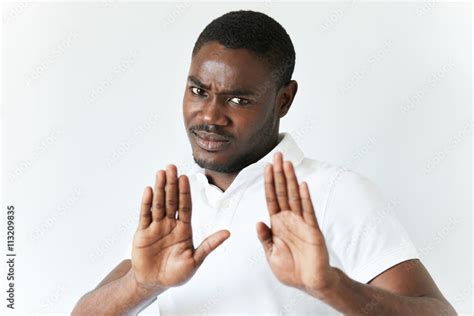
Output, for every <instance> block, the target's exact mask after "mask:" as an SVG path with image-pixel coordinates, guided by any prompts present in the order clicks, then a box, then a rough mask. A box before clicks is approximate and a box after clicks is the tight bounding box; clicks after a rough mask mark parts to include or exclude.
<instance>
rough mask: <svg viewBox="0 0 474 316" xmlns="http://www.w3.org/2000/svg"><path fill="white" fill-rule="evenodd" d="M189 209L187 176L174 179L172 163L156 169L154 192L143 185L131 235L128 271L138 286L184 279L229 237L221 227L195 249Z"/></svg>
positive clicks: (169, 284)
mask: <svg viewBox="0 0 474 316" xmlns="http://www.w3.org/2000/svg"><path fill="white" fill-rule="evenodd" d="M191 210H192V202H191V190H190V187H189V179H188V177H187V176H185V175H181V176H180V177H179V179H177V170H176V166H174V165H168V166H167V168H166V172H165V171H164V170H160V171H158V172H157V174H156V182H155V192H154V193H153V190H152V188H151V187H146V188H145V191H144V193H143V198H142V205H141V210H140V219H139V224H138V229H137V231H136V232H135V235H134V237H133V247H132V268H131V270H132V271H131V272H132V274H133V276H134V279H135V281H136V282H137V284H138V285H139V286H141V287H144V288H146V289H150V290H155V289H160V288H161V289H166V288H168V287H173V286H178V285H181V284H183V283H185V282H187V281H188V280H189V279H190V278H191V277H192V276H193V274H194V273H195V272H196V270H197V269H198V268H199V266H200V265H201V263H202V262H203V261H204V259H205V258H206V257H207V255H209V253H211V252H212V251H213V250H214V249H216V248H217V247H218V246H219V245H220V244H222V243H223V242H224V241H225V240H226V239H227V238H229V236H230V232H229V231H228V230H220V231H218V232H216V233H214V234H212V235H210V236H208V237H207V238H206V239H204V240H203V241H202V243H201V244H200V245H199V247H197V248H196V249H195V248H194V245H193V234H192V229H191ZM176 213H178V214H177V215H178V216H177V218H176Z"/></svg>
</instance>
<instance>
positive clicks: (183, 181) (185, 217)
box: [178, 175, 192, 223]
mask: <svg viewBox="0 0 474 316" xmlns="http://www.w3.org/2000/svg"><path fill="white" fill-rule="evenodd" d="M178 184H179V210H178V220H180V221H182V222H185V223H191V208H192V199H191V189H190V188H189V179H188V177H187V176H185V175H181V176H180V177H179V179H178Z"/></svg>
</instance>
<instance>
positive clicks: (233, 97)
mask: <svg viewBox="0 0 474 316" xmlns="http://www.w3.org/2000/svg"><path fill="white" fill-rule="evenodd" d="M270 71H271V69H270V68H269V66H267V65H266V63H264V62H262V60H261V59H258V58H256V56H255V55H254V54H253V53H251V52H250V51H248V50H246V49H243V48H242V49H229V48H225V47H224V46H222V45H220V44H218V43H208V44H206V45H204V46H203V47H202V48H201V49H200V50H199V52H198V54H196V56H194V58H193V60H192V63H191V67H190V70H189V76H188V80H187V84H186V90H185V93H184V98H183V118H184V125H185V127H186V132H187V134H188V137H189V139H190V143H191V147H192V150H193V156H194V159H195V161H196V162H197V163H198V164H199V165H200V166H201V167H203V168H205V169H206V171H205V173H206V176H207V177H208V180H209V183H211V184H214V185H216V186H217V187H219V188H220V189H221V190H222V191H225V190H227V188H228V187H229V185H230V184H231V183H232V181H233V180H234V178H235V177H236V176H237V174H238V173H239V171H240V170H241V169H242V168H244V167H246V166H247V165H249V164H251V163H254V162H256V161H258V160H259V159H260V158H262V157H263V156H265V155H266V154H267V153H268V152H269V151H271V149H273V148H274V147H275V146H276V145H277V144H278V129H279V121H280V118H281V117H283V116H284V115H285V114H286V113H287V112H288V110H289V108H290V106H291V103H292V102H293V99H294V97H295V94H296V91H297V89H298V85H297V83H296V81H294V80H292V81H290V82H289V83H287V84H286V85H284V86H283V87H281V88H279V87H277V84H276V83H275V81H274V80H272V78H271V77H270V76H269V75H268V74H269V72H270ZM277 88H279V89H277ZM196 127H201V128H198V129H201V130H205V131H212V132H215V133H216V134H220V135H223V136H226V137H228V138H230V139H231V141H230V143H231V144H230V146H229V147H227V148H226V150H223V151H219V152H209V151H207V150H205V149H201V148H200V147H199V146H198V145H197V144H196V141H195V136H194V135H193V133H192V131H194V130H196Z"/></svg>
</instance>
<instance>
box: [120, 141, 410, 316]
mask: <svg viewBox="0 0 474 316" xmlns="http://www.w3.org/2000/svg"><path fill="white" fill-rule="evenodd" d="M279 140H280V141H279V143H278V145H277V146H276V147H275V148H274V149H273V150H272V151H271V152H269V153H268V154H267V155H266V156H265V157H263V158H262V159H260V160H259V161H258V162H256V163H254V164H251V165H249V166H247V167H246V168H244V169H242V170H241V172H239V174H238V175H237V177H236V178H235V179H234V181H233V182H232V184H231V185H230V186H229V188H228V189H227V190H226V191H225V192H222V191H221V190H220V189H219V188H218V187H217V186H215V185H212V184H209V183H208V180H207V178H206V176H205V174H204V169H202V168H201V167H199V166H198V165H197V164H194V165H193V166H192V167H191V168H190V169H189V170H188V172H185V174H187V175H188V177H189V180H190V185H191V197H192V201H193V213H192V227H193V239H194V245H195V247H197V246H198V245H199V244H200V243H201V241H202V240H203V239H204V238H205V237H206V236H208V235H210V234H212V233H214V232H216V231H218V230H220V229H228V230H229V231H230V232H231V236H230V237H229V239H227V240H226V241H225V242H224V243H223V244H222V245H221V246H219V247H218V248H217V249H216V250H215V251H214V252H212V253H211V254H210V255H209V256H208V257H207V258H206V259H205V260H204V262H203V264H202V265H201V267H200V268H199V269H198V270H197V271H196V273H195V275H194V276H193V277H192V278H191V279H190V280H189V281H188V282H187V283H185V284H184V285H182V286H179V287H175V288H171V289H168V290H167V291H165V292H164V293H162V294H161V295H159V296H158V298H157V299H156V302H155V303H154V304H153V305H158V309H159V311H160V314H161V315H191V314H193V315H205V314H209V315H229V314H233V315H256V314H258V315H340V313H339V312H337V311H336V310H334V309H333V308H331V307H330V306H328V305H326V304H324V303H322V302H320V301H318V300H317V299H316V298H314V297H311V296H310V295H308V294H306V293H304V292H302V291H300V290H297V289H294V288H291V287H288V286H286V285H283V284H282V283H280V282H279V281H278V280H277V279H276V277H275V276H274V275H273V273H272V271H271V270H270V267H269V265H268V263H267V261H266V258H265V255H264V252H263V248H262V245H261V244H260V241H259V240H258V238H257V232H256V228H255V224H256V223H257V222H258V221H263V222H264V223H266V224H267V225H268V226H270V221H269V215H268V210H267V207H266V202H265V193H264V167H265V165H266V164H267V163H268V162H273V155H274V153H275V152H276V151H281V152H282V153H283V157H284V159H285V160H290V161H292V162H293V165H294V167H295V172H296V176H297V178H298V182H299V183H301V181H306V182H307V183H308V186H309V189H310V193H311V197H312V200H313V203H314V208H315V210H316V216H317V218H318V221H319V225H320V227H321V230H322V232H323V234H324V237H325V240H326V244H327V248H328V252H329V257H330V264H331V265H332V266H334V267H338V268H340V269H341V270H343V271H344V272H345V273H346V274H347V275H348V276H349V277H350V278H352V279H354V280H356V281H358V282H361V283H367V282H369V281H370V280H371V279H372V278H374V277H375V276H377V275H378V274H380V273H382V272H383V271H385V270H387V269H388V268H390V267H392V266H394V265H396V264H397V263H400V262H402V261H405V260H408V259H414V258H419V255H418V253H417V250H416V248H415V247H414V245H413V244H412V242H411V241H410V239H409V237H408V235H407V233H406V231H405V230H404V229H403V227H402V225H401V224H400V223H399V221H398V220H397V218H396V215H395V213H394V208H395V206H396V203H394V202H392V203H389V202H387V201H384V199H383V198H382V196H381V194H380V192H379V191H378V189H377V188H376V186H374V184H373V183H371V182H370V181H369V180H368V179H367V178H365V177H363V176H361V175H359V174H357V173H355V172H353V171H350V170H347V169H344V168H338V167H335V166H331V165H329V164H327V163H323V162H320V161H317V160H314V159H310V158H306V157H304V154H303V152H302V151H301V149H300V148H299V147H298V145H297V144H296V142H295V141H294V139H293V138H292V137H291V135H290V134H289V133H280V138H279ZM178 172H179V170H178ZM130 255H131V245H130V246H129V248H128V250H127V253H126V257H127V258H130ZM153 301H154V300H150V301H148V302H146V303H144V304H143V305H142V306H141V307H139V308H138V309H137V310H143V309H145V308H146V307H147V306H149V305H150V304H151V303H152V302H153ZM147 312H148V311H147Z"/></svg>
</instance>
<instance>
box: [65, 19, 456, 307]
mask: <svg viewBox="0 0 474 316" xmlns="http://www.w3.org/2000/svg"><path fill="white" fill-rule="evenodd" d="M294 64H295V52H294V48H293V45H292V42H291V40H290V37H289V36H288V34H287V33H286V31H285V30H284V29H283V27H282V26H281V25H280V24H279V23H277V22H276V21H275V20H273V19H272V18H270V17H268V16H266V15H265V14H262V13H258V12H252V11H236V12H229V13H227V14H225V15H223V16H221V17H219V18H217V19H215V20H214V21H212V22H211V23H210V24H209V25H208V26H207V27H206V28H205V29H204V30H203V31H202V33H201V34H200V36H199V38H198V39H197V41H196V43H195V46H194V49H193V54H192V62H191V66H190V70H189V76H188V78H187V85H186V91H185V93H184V99H183V117H184V124H185V128H186V132H187V134H188V137H189V140H190V143H191V146H192V151H193V157H194V161H195V164H194V165H193V167H192V168H191V169H190V170H189V171H188V172H187V175H185V174H182V175H180V176H179V177H178V171H177V169H176V167H175V166H174V165H168V166H167V168H166V171H164V170H160V171H158V173H157V175H156V183H155V187H154V190H153V189H152V188H151V187H147V188H146V189H145V192H144V194H143V198H142V205H141V211H140V218H139V224H138V229H137V231H136V232H135V235H134V238H133V245H132V250H131V260H130V259H127V260H124V261H122V262H121V263H120V264H119V265H118V266H117V267H116V268H115V269H114V270H113V271H112V272H111V273H110V274H109V275H107V277H106V278H105V279H104V280H103V281H102V282H101V283H100V284H99V285H98V286H97V287H96V288H95V289H94V290H92V291H90V292H88V293H87V294H85V295H84V296H83V297H82V298H81V299H80V300H79V302H78V303H77V304H76V306H75V308H74V310H73V315H120V314H134V313H136V312H137V311H138V310H140V309H143V308H144V307H146V306H147V305H149V304H150V303H151V302H152V301H154V300H155V299H157V302H158V306H159V309H160V313H161V314H162V315H187V314H196V313H198V314H204V313H205V314H217V315H222V314H241V315H242V314H244V315H245V314H266V315H276V314H278V315H279V314H297V315H339V313H343V314H347V315H455V314H456V312H455V311H454V309H453V308H452V307H451V305H450V304H449V303H448V302H447V301H446V299H445V298H444V297H443V295H442V294H441V293H440V291H439V289H438V288H437V286H436V285H435V283H434V281H433V280H432V278H431V277H430V275H429V273H428V272H427V270H426V269H425V268H424V266H423V264H422V263H421V262H420V260H419V257H418V254H417V252H416V249H415V248H414V246H413V244H412V243H411V242H410V240H409V238H408V237H407V235H406V233H405V232H404V230H403V227H402V226H401V225H400V223H399V222H398V221H397V219H396V217H395V216H394V215H393V213H392V211H391V209H390V205H389V204H386V203H384V202H383V200H382V199H381V198H380V194H379V192H378V191H377V190H376V188H375V186H374V185H373V184H371V183H370V181H368V180H367V179H365V178H364V177H362V176H360V175H358V174H356V173H354V172H351V171H349V170H344V169H343V168H336V167H333V166H330V165H329V164H324V163H321V162H319V161H317V160H314V159H309V158H306V157H304V155H303V152H302V151H301V150H300V148H299V147H298V146H297V144H296V143H295V141H294V139H293V138H292V137H291V135H290V134H289V133H279V120H280V118H281V117H283V116H285V115H286V113H287V112H288V110H289V109H290V106H291V104H292V102H293V99H294V97H295V95H296V92H297V83H296V81H294V80H292V79H291V76H292V73H293V69H294ZM192 212H194V214H193V216H191V213H192ZM195 245H199V246H198V247H197V248H196V247H195ZM205 259H206V260H205ZM204 260H205V261H204Z"/></svg>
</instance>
